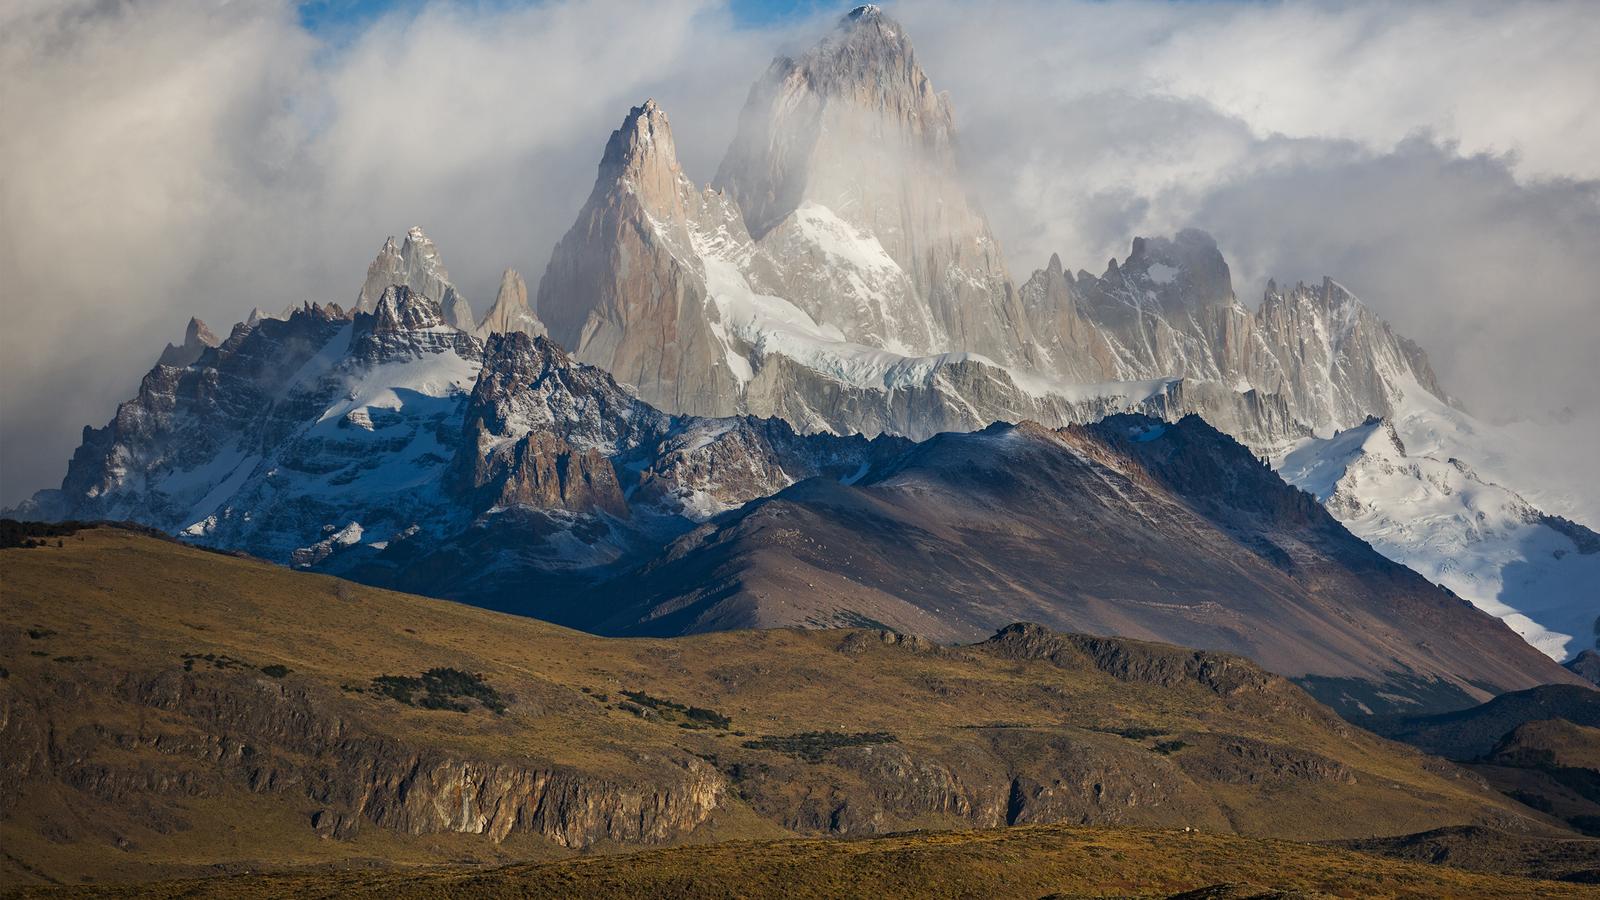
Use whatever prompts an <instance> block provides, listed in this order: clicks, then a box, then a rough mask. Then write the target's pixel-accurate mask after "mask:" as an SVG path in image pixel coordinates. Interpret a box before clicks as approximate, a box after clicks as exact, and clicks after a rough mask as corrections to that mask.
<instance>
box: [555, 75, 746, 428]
mask: <svg viewBox="0 0 1600 900" xmlns="http://www.w3.org/2000/svg"><path fill="white" fill-rule="evenodd" d="M718 199H719V198H717V197H716V195H715V194H702V193H700V192H697V191H696V190H695V188H694V185H693V184H692V183H691V182H690V181H689V179H688V178H687V177H685V176H684V174H683V170H682V169H681V168H680V167H679V165H678V158H677V153H676V151H675V149H674V147H673V141H672V128H671V126H670V125H669V124H668V122H667V114H666V113H665V112H663V111H662V110H661V108H660V107H659V106H657V105H656V103H655V101H654V100H647V101H645V103H644V104H643V105H641V106H636V107H634V108H633V109H632V110H630V111H629V112H628V117H627V118H626V119H625V120H624V121H623V123H622V127H621V128H618V129H617V130H616V131H614V132H612V134H611V139H610V140H609V141H608V142H607V143H606V149H605V155H604V157H603V158H602V159H601V161H600V171H599V174H598V176H597V177H596V178H595V183H594V190H593V191H592V192H590V194H589V200H588V202H587V203H585V204H584V207H583V210H582V211H581V212H580V213H579V214H578V220H577V222H576V223H574V224H573V226H572V228H571V230H569V231H568V232H567V234H566V236H565V237H563V238H562V239H561V241H560V243H558V244H557V245H556V248H555V251H554V252H553V253H552V254H551V257H550V265H549V266H548V267H547V268H546V269H545V273H544V278H543V279H542V280H541V281H540V282H539V294H538V299H537V303H536V309H537V310H538V314H539V318H540V319H542V320H543V321H544V323H545V324H546V325H547V326H549V328H550V336H551V337H552V338H554V339H555V340H556V342H557V343H559V344H561V345H562V346H564V347H570V348H571V350H572V354H573V356H574V357H576V358H577V359H578V360H580V361H582V362H585V363H589V364H591V365H597V366H600V367H601V368H603V369H605V370H607V371H608V372H610V373H611V374H612V375H613V376H615V377H616V378H617V380H619V381H622V382H624V383H627V384H630V385H632V386H633V387H634V388H635V389H636V390H637V391H638V393H639V396H640V397H642V398H643V399H644V400H646V401H647V402H649V403H651V404H654V405H656V406H658V407H661V408H663V409H667V410H671V411H673V412H679V413H690V414H695V415H726V414H729V413H732V412H734V411H736V410H737V408H738V402H739V401H738V396H739V386H740V384H739V380H738V378H737V377H736V376H735V374H734V373H733V371H732V370H731V369H730V367H729V364H728V362H727V359H726V354H725V351H724V344H723V343H722V342H721V340H720V339H719V338H718V337H717V335H716V333H715V329H716V328H717V327H718V322H717V320H716V317H717V312H716V309H715V307H714V306H713V305H712V304H709V303H708V302H707V293H706V285H705V274H704V268H703V266H702V265H701V263H700V261H699V258H698V254H697V251H696V243H695V238H694V237H693V234H692V232H693V233H705V232H706V231H707V230H708V227H709V226H710V225H712V224H713V223H716V224H721V225H726V226H728V227H732V228H734V229H735V230H736V231H738V232H739V235H738V236H737V239H739V240H742V241H744V242H748V241H749V238H748V236H746V235H744V234H743V231H744V229H743V226H742V225H741V224H739V222H738V217H737V216H736V215H733V214H732V213H731V208H730V207H727V206H726V205H725V204H720V203H719V202H718ZM712 230H714V229H712Z"/></svg>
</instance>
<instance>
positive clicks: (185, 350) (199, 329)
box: [156, 319, 222, 369]
mask: <svg viewBox="0 0 1600 900" xmlns="http://www.w3.org/2000/svg"><path fill="white" fill-rule="evenodd" d="M220 343H222V338H219V337H217V336H216V335H214V334H212V333H211V329H209V328H207V327H206V323H204V322H202V321H200V320H199V319H190V320H189V326H188V327H187V328H185V329H184V330H183V344H182V345H181V346H179V345H175V344H168V345H167V347H166V349H165V350H162V351H161V358H160V359H158V360H156V365H158V366H172V367H173V368H176V369H182V368H184V367H186V366H189V365H192V364H194V362H195V360H198V359H199V358H200V354H202V353H204V352H205V351H206V348H208V347H215V346H217V345H218V344H220Z"/></svg>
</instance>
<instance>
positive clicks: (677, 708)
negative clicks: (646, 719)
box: [601, 691, 733, 731]
mask: <svg viewBox="0 0 1600 900" xmlns="http://www.w3.org/2000/svg"><path fill="white" fill-rule="evenodd" d="M622 696H624V697H626V698H627V699H626V700H625V701H623V703H622V708H623V709H625V710H628V711H629V712H633V713H635V714H636V715H637V714H639V713H642V712H644V711H645V710H649V714H650V715H656V716H660V717H661V718H663V719H664V720H666V721H672V722H676V723H677V725H678V726H679V727H680V728H691V729H693V728H720V729H722V730H724V731H726V730H727V729H728V727H729V726H730V725H732V724H733V720H732V719H730V718H728V717H727V716H725V715H723V714H722V713H719V712H717V711H716V710H714V709H706V708H705V707H703V706H689V705H687V704H683V703H675V702H673V701H671V700H663V699H661V698H660V697H652V696H650V695H649V694H646V693H645V692H644V691H623V692H622ZM601 699H602V700H603V699H604V695H601Z"/></svg>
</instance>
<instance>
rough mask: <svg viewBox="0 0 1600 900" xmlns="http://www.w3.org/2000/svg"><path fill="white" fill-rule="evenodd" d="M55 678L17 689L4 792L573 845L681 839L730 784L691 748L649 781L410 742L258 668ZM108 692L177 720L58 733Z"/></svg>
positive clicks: (664, 760)
mask: <svg viewBox="0 0 1600 900" xmlns="http://www.w3.org/2000/svg"><path fill="white" fill-rule="evenodd" d="M58 688H59V690H58V692H57V694H56V696H54V697H41V696H37V695H35V696H33V697H19V696H16V695H14V694H13V695H8V696H7V697H5V698H4V699H5V706H4V710H3V711H4V716H3V721H4V727H3V729H0V741H3V742H4V744H5V746H6V748H7V758H8V759H10V760H11V761H12V762H11V763H10V764H9V765H8V766H7V767H6V768H5V769H4V776H5V780H4V782H3V783H0V797H4V798H5V799H6V800H9V801H10V802H11V803H12V804H14V803H15V802H16V800H17V798H18V796H19V795H20V794H21V793H22V791H23V788H24V785H25V784H26V783H27V782H28V781H29V780H31V779H40V778H45V779H59V780H60V781H62V782H64V783H66V784H68V785H71V786H72V787H73V788H75V789H77V790H80V791H83V792H84V793H86V794H88V795H90V796H92V797H94V798H96V799H99V800H103V801H108V802H113V803H137V802H139V798H141V797H165V798H182V797H204V798H213V799H215V798H220V797H223V796H225V795H226V792H227V791H228V790H229V789H239V788H242V789H245V790H248V791H251V792H254V793H257V794H269V795H273V796H276V797H280V798H283V799H286V800H289V801H290V802H291V803H293V804H294V805H296V806H301V807H307V806H308V805H309V808H311V809H312V810H313V811H312V812H311V813H310V814H309V817H308V819H307V821H306V825H307V827H309V828H312V829H314V830H316V831H317V832H318V833H319V834H322V835H324V836H327V837H332V838H337V839H340V840H346V839H350V838H353V837H355V836H356V835H357V834H358V833H359V832H360V831H361V829H362V828H363V827H373V826H376V827H380V828H386V829H391V830H394V831H398V832H401V833H404V834H410V835H424V834H436V833H441V832H461V833H466V834H477V835H483V836H485V837H487V838H489V839H490V840H493V841H496V842H498V841H502V840H504V839H506V838H507V837H508V836H510V835H511V834H513V833H529V834H534V835H538V836H540V837H543V838H546V839H548V840H550V841H551V842H553V843H555V844H557V845H559V846H562V847H573V848H576V847H586V846H589V845H590V844H593V843H594V842H596V841H600V840H611V841H621V842H628V843H645V844H649V843H663V842H670V841H672V840H674V839H677V838H680V837H682V836H684V835H686V834H688V833H690V832H692V831H693V830H694V829H695V828H696V827H698V826H699V825H700V824H701V823H703V822H704V821H705V820H706V818H707V816H708V815H709V814H710V812H711V810H712V809H714V808H715V807H716V806H717V805H718V804H719V803H720V802H721V801H722V799H723V794H724V791H725V789H726V785H725V782H724V780H723V778H722V777H721V776H720V775H719V774H718V773H717V772H716V771H715V770H714V769H712V768H711V767H710V766H708V765H706V763H705V762H704V761H702V760H700V759H697V758H695V757H693V756H689V755H687V754H681V753H680V754H662V755H661V756H660V757H658V758H657V759H655V760H654V762H655V763H657V765H656V766H655V767H654V768H653V770H652V771H653V775H652V777H650V778H647V779H627V778H617V777H608V776H605V775H601V774H596V773H590V772H584V771H582V770H578V769H574V768H572V767H562V766H550V765H539V764H538V763H536V762H530V761H526V760H508V759H505V758H503V757H497V756H486V755H472V754H463V753H460V752H452V751H448V750H443V749H440V748H437V747H430V746H427V745H423V744H417V743H415V742H408V741H404V740H397V739H394V738H392V737H388V736H385V735H383V734H382V732H381V729H376V728H375V727H374V726H375V724H376V723H374V722H371V721H369V720H368V719H367V718H366V717H363V716H360V715H352V714H351V711H350V710H349V709H348V706H347V705H346V704H341V703H340V702H338V700H337V699H336V698H334V697H330V696H328V694H327V693H326V692H325V691H323V690H318V689H316V688H314V687H312V686H309V685H305V684H303V683H299V684H296V683H288V684H286V683H283V682H281V681H277V680H274V679H271V678H268V677H267V676H263V675H260V674H256V673H254V672H248V673H247V672H242V671H238V670H232V671H226V672H208V671H205V670H204V669H201V670H200V671H181V670H180V671H164V672H157V673H121V674H119V675H117V676H116V677H115V678H114V680H113V681H109V682H99V681H96V680H85V681H69V682H62V683H59V684H58ZM96 695H105V696H109V697H113V698H116V701H117V702H118V703H120V704H123V705H125V706H126V708H129V709H133V710H142V711H144V713H143V715H144V716H146V717H149V716H154V715H155V714H156V713H157V711H160V712H161V713H165V714H166V716H164V717H162V718H161V719H160V720H159V721H161V723H162V724H161V725H156V724H154V722H153V721H152V723H151V724H148V725H140V726H131V727H130V726H122V725H118V724H97V725H86V726H80V727H77V728H74V729H70V730H68V731H65V732H63V731H61V730H59V726H60V725H61V724H62V723H63V721H64V719H65V717H66V710H65V709H64V708H63V706H62V705H61V704H62V703H63V702H65V703H73V702H84V701H86V700H87V699H88V698H89V697H91V696H96ZM174 725H177V726H178V727H177V728H175V729H174V728H173V726H174ZM109 748H116V751H117V752H113V753H107V750H108V749H109ZM118 757H121V760H119V759H118ZM130 759H138V760H140V761H137V762H131V761H128V760H130Z"/></svg>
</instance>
